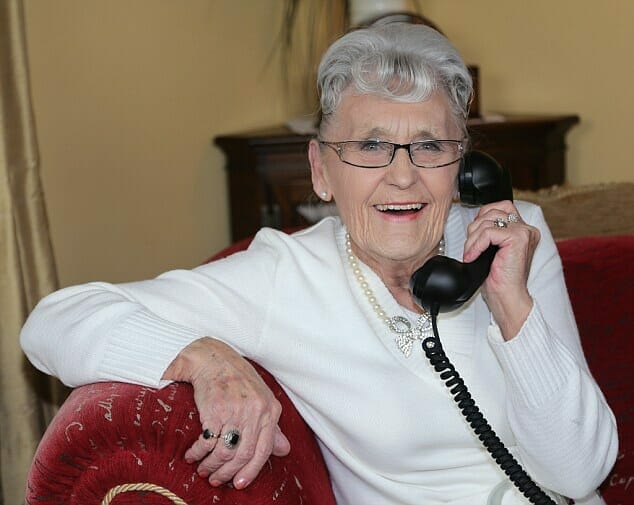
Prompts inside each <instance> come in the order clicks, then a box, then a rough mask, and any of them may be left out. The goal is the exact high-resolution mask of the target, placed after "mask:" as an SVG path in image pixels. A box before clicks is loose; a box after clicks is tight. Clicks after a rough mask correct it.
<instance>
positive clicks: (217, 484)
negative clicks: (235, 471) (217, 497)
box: [210, 480, 222, 487]
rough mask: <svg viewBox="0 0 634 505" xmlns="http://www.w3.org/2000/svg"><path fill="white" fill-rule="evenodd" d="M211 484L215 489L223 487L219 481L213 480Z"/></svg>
mask: <svg viewBox="0 0 634 505" xmlns="http://www.w3.org/2000/svg"><path fill="white" fill-rule="evenodd" d="M210 484H211V485H212V486H213V487H220V486H222V482H220V481H219V480H212V481H211V482H210Z"/></svg>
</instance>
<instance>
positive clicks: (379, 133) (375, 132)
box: [364, 127, 438, 140]
mask: <svg viewBox="0 0 634 505" xmlns="http://www.w3.org/2000/svg"><path fill="white" fill-rule="evenodd" d="M389 136H390V132H388V131H387V130H386V129H384V128H381V127H374V128H372V129H371V130H370V131H368V132H367V133H366V134H365V135H364V137H365V138H366V139H374V138H379V139H385V138H387V137H389ZM412 138H414V139H418V140H421V139H424V140H437V139H438V136H437V135H434V134H433V133H432V132H430V131H429V130H419V131H418V132H416V134H415V135H414V136H413V137H412Z"/></svg>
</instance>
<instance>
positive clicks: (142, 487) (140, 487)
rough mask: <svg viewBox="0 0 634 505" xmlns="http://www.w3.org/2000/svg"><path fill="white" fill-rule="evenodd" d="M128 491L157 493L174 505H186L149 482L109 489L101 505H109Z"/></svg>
mask: <svg viewBox="0 0 634 505" xmlns="http://www.w3.org/2000/svg"><path fill="white" fill-rule="evenodd" d="M128 491H151V492H153V493H158V494H160V495H161V496H164V497H165V498H167V499H169V500H171V502H172V503H174V504H175V505H187V503H186V502H184V501H183V500H182V499H181V498H179V497H178V496H176V495H175V494H174V493H172V492H171V491H170V490H169V489H165V488H164V487H161V486H157V485H156V484H150V483H149V482H136V483H131V484H121V485H119V486H115V487H113V488H111V489H110V490H109V491H108V492H107V493H106V496H105V497H104V499H103V500H102V501H101V505H110V503H111V502H112V500H113V498H114V497H115V496H117V495H118V494H120V493H127V492H128Z"/></svg>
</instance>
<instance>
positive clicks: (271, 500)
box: [26, 235, 634, 505]
mask: <svg viewBox="0 0 634 505" xmlns="http://www.w3.org/2000/svg"><path fill="white" fill-rule="evenodd" d="M248 243H249V240H244V241H242V242H240V243H239V244H236V245H234V246H232V247H231V248H229V249H228V250H225V251H223V252H222V253H219V254H218V255H216V256H215V258H218V257H222V256H225V255H226V254H227V253H229V252H234V251H235V250H239V249H242V248H244V247H246V246H247V245H248ZM558 247H559V250H560V252H561V255H562V260H563V263H564V272H565V275H566V279H567V283H568V290H569V292H570V297H571V300H572V304H573V308H574V311H575V315H576V317H577V321H578V324H579V329H580V332H581V336H582V341H583V345H584V348H585V352H586V355H587V357H588V361H589V364H590V368H591V370H592V372H593V374H594V375H595V377H596V379H597V381H598V382H599V384H600V385H601V388H602V390H603V391H604V393H605V395H606V397H607V399H608V402H609V403H610V405H611V406H612V408H613V410H614V412H615V414H616V416H617V422H618V424H619V440H620V450H619V460H618V462H617V464H616V466H615V468H614V469H613V471H612V472H611V473H610V475H609V476H608V478H607V479H606V480H605V482H604V484H603V486H602V492H603V494H604V498H605V499H606V501H607V503H608V504H609V505H617V504H632V503H634V477H633V476H634V437H633V429H634V426H633V423H634V411H633V410H632V405H634V397H633V395H632V387H633V386H634V384H633V382H634V380H633V379H634V352H633V351H634V349H633V346H634V344H632V342H633V340H632V337H633V336H634V331H633V324H632V318H633V315H632V300H633V299H634V292H633V289H634V278H633V275H632V270H633V267H632V265H633V264H634V236H632V235H630V236H622V237H588V238H575V239H569V240H563V241H560V242H558ZM256 367H257V366H256ZM258 370H259V371H260V373H261V374H262V375H263V377H264V378H265V380H266V381H267V383H268V384H269V385H270V386H271V387H272V388H273V391H274V392H275V394H276V395H277V396H278V398H279V400H280V402H281V403H282V405H283V409H284V410H283V414H282V418H281V420H280V424H281V427H282V430H283V431H284V433H285V434H286V435H287V436H288V437H289V439H290V441H291V446H292V450H291V454H290V455H289V456H287V457H284V458H276V457H271V458H270V461H269V463H268V464H267V465H265V468H264V470H263V471H262V473H261V474H260V476H259V477H258V479H256V481H255V482H254V483H253V484H252V485H251V486H249V487H248V488H247V489H246V490H243V491H237V490H235V489H233V488H231V487H229V486H224V487H221V488H215V489H214V488H211V487H210V486H209V484H208V483H207V481H206V480H204V479H201V478H199V477H198V476H197V475H196V473H195V465H188V464H186V463H185V462H184V461H183V454H184V452H185V450H186V449H187V448H188V447H189V446H190V445H191V443H192V442H193V440H194V439H195V438H196V437H197V436H198V435H199V431H200V424H199V421H198V414H197V411H196V408H195V405H194V402H193V398H192V391H191V387H190V386H189V385H187V384H173V385H171V386H169V387H167V388H165V389H163V390H160V391H157V390H153V389H150V388H144V387H139V386H132V385H125V384H120V383H109V382H106V383H100V384H94V385H88V386H84V387H81V388H78V389H76V390H75V391H73V393H72V394H71V396H70V397H69V398H68V399H67V401H66V402H65V404H64V405H63V407H62V409H61V410H60V411H59V413H58V414H57V416H56V417H55V419H54V420H53V422H52V424H51V425H50V426H49V428H48V430H47V432H46V433H45V435H44V437H43V439H42V441H41V443H40V445H39V447H38V450H37V453H36V454H35V457H34V460H33V464H32V467H31V470H30V474H29V477H28V482H27V492H26V503H27V504H28V505H49V504H50V505H52V504H55V505H93V504H94V505H97V504H103V505H108V504H113V505H132V504H135V505H170V504H177V505H183V504H186V505H198V504H200V505H202V504H205V505H206V504H214V505H215V504H218V505H229V504H231V505H242V504H243V505H247V504H248V505H264V504H270V505H280V504H284V505H291V504H292V505H297V504H300V503H301V504H304V505H334V503H335V501H334V498H333V495H332V491H331V488H330V482H329V479H328V474H327V471H326V468H325V466H324V462H323V459H322V457H321V453H320V452H319V448H318V446H317V444H316V442H315V440H314V437H313V435H312V433H311V431H310V429H309V428H308V427H307V426H306V425H305V423H304V422H303V420H302V419H301V418H300V416H299V414H298V413H297V411H296V410H295V408H294V407H293V405H292V404H291V402H290V401H289V399H288V397H287V396H286V395H285V393H284V392H283V391H282V389H281V388H280V387H279V386H278V385H277V383H276V382H275V381H274V379H273V378H272V377H271V376H270V375H269V374H268V373H267V372H266V371H264V370H262V369H259V368H258ZM136 483H142V484H146V485H148V484H149V485H152V486H154V488H151V489H144V490H136V491H128V492H121V493H119V494H116V491H117V489H118V488H117V486H121V485H125V484H136ZM113 490H114V491H113ZM109 491H110V492H111V495H108V492H109ZM161 493H163V494H161ZM178 499H180V500H181V501H177V500H178Z"/></svg>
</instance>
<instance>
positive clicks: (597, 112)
mask: <svg viewBox="0 0 634 505" xmlns="http://www.w3.org/2000/svg"><path fill="white" fill-rule="evenodd" d="M420 4H421V6H422V7H423V9H424V14H425V15H427V16H429V17H430V18H431V19H433V20H434V21H435V22H436V23H437V24H438V25H439V26H440V27H441V28H442V29H443V30H444V31H445V33H446V34H447V35H448V36H449V37H450V38H451V39H452V40H453V41H454V43H455V44H456V45H457V46H458V48H459V49H460V50H461V51H462V52H463V54H464V55H465V59H466V60H467V61H468V62H469V63H474V64H477V65H479V66H480V71H481V74H482V77H481V78H482V107H483V109H484V110H485V111H508V112H512V111H516V112H548V113H560V112H561V113H570V112H572V113H578V114H579V115H580V116H581V124H580V125H578V126H576V127H574V129H573V130H572V132H571V133H570V135H569V137H568V140H569V146H570V151H569V157H568V161H569V165H568V166H569V182H570V183H573V184H583V183H591V182H598V181H611V180H634V176H633V175H632V173H633V171H632V169H631V168H630V167H631V163H630V160H629V159H630V156H631V154H630V151H631V148H630V146H631V144H632V140H631V127H630V124H629V121H630V118H631V117H632V115H633V113H634V104H633V102H634V100H633V91H632V86H631V83H632V82H634V68H633V65H632V63H631V51H632V49H633V48H634V43H633V42H634V40H633V37H632V35H631V32H630V31H629V28H628V27H626V24H627V23H628V22H629V21H630V20H632V19H634V2H631V1H630V0H610V1H609V2H596V1H592V2H590V1H581V0H557V1H555V2H553V1H552V0H534V1H532V2H515V1H508V0H480V1H474V0H421V1H420ZM282 5H283V2H282V0H187V1H171V0H134V1H129V0H55V1H54V2H53V1H45V0H25V7H26V23H27V43H28V46H29V56H30V67H31V83H32V92H33V100H34V108H35V115H36V121H37V127H38V136H39V145H40V155H41V169H42V176H43V181H44V189H45V193H46V198H47V204H48V210H49V219H50V223H51V228H52V239H53V246H54V249H55V254H56V259H57V263H58V269H59V273H60V278H61V281H62V284H64V285H68V284H73V283H77V282H84V281H89V280H95V279H100V280H110V281H121V280H131V279H138V278H143V277H147V276H151V275H155V274H157V273H159V272H161V271H163V270H165V269H168V268H173V267H181V266H182V267H189V266H193V265H195V264H197V263H198V262H199V261H200V260H202V259H203V258H205V257H207V256H208V255H209V254H210V253H212V252H214V251H216V250H218V249H220V248H221V247H223V246H224V245H226V244H227V243H228V241H229V231H228V210H227V198H226V181H225V174H224V169H223V165H224V159H223V155H222V153H221V152H220V151H219V150H218V149H217V148H215V147H214V146H213V145H212V144H211V139H212V138H213V137H214V136H216V135H219V134H223V133H230V132H237V131H241V130H247V129H253V128H258V127H265V126H268V125H272V124H279V123H282V122H283V121H284V120H285V119H287V118H288V117H290V116H293V115H294V114H297V113H298V112H300V111H301V110H300V108H298V105H297V103H295V102H296V101H293V103H292V104H291V105H289V103H288V100H287V99H286V97H285V91H284V87H283V83H282V78H281V72H280V66H279V60H278V59H277V58H275V57H274V58H273V59H269V57H270V56H271V54H272V51H274V48H275V38H276V35H277V32H278V27H279V21H280V18H281V13H282ZM305 109H308V106H306V107H305ZM626 121H627V122H628V123H627V124H626Z"/></svg>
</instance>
